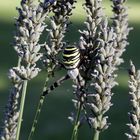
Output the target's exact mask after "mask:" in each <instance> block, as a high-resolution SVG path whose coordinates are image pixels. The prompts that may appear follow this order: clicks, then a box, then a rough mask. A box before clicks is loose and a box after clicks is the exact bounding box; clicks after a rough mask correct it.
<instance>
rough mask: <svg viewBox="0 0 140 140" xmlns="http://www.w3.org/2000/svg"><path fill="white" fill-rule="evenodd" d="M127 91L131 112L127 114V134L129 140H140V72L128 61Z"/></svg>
mask: <svg viewBox="0 0 140 140" xmlns="http://www.w3.org/2000/svg"><path fill="white" fill-rule="evenodd" d="M129 78H130V80H129V89H130V92H129V94H130V97H131V99H130V101H131V106H132V110H131V112H129V114H128V115H129V119H130V123H129V124H127V125H128V126H129V128H130V133H127V134H126V135H127V137H128V139H129V140H139V139H140V70H136V68H135V66H134V64H133V63H132V61H130V69H129Z"/></svg>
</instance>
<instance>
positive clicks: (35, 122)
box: [28, 74, 51, 140]
mask: <svg viewBox="0 0 140 140" xmlns="http://www.w3.org/2000/svg"><path fill="white" fill-rule="evenodd" d="M50 76H51V75H50V74H48V75H47V77H46V80H45V84H44V87H43V92H44V91H45V90H46V89H47V85H48V81H49V78H50ZM44 99H45V96H43V95H42V94H41V95H40V99H39V102H38V106H37V110H36V114H35V117H34V121H33V124H32V128H31V131H30V134H29V137H28V140H32V138H33V135H34V132H35V129H36V126H37V123H38V120H39V116H40V113H41V109H42V106H43V103H44Z"/></svg>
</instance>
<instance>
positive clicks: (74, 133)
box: [71, 102, 82, 140]
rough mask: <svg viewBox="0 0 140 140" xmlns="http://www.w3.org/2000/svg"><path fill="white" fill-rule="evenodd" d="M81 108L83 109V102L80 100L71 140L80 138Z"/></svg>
mask: <svg viewBox="0 0 140 140" xmlns="http://www.w3.org/2000/svg"><path fill="white" fill-rule="evenodd" d="M81 110H82V102H80V105H79V107H78V111H77V115H76V120H75V123H74V127H73V132H72V136H71V140H77V138H78V127H79V118H80V113H81Z"/></svg>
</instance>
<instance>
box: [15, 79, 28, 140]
mask: <svg viewBox="0 0 140 140" xmlns="http://www.w3.org/2000/svg"><path fill="white" fill-rule="evenodd" d="M27 84H28V81H27V80H25V81H24V83H23V89H22V97H21V103H20V112H19V119H18V125H17V133H16V140H19V136H20V129H21V123H22V116H23V111H24V104H25V97H26V90H27Z"/></svg>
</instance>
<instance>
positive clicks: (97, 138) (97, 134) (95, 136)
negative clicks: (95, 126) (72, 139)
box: [93, 130, 100, 140]
mask: <svg viewBox="0 0 140 140" xmlns="http://www.w3.org/2000/svg"><path fill="white" fill-rule="evenodd" d="M99 134H100V131H98V130H96V131H95V134H94V137H93V140H99Z"/></svg>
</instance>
